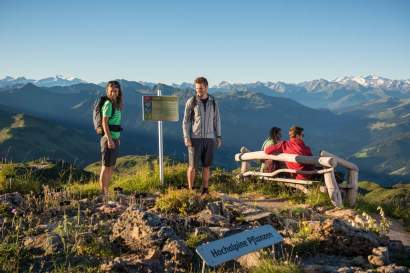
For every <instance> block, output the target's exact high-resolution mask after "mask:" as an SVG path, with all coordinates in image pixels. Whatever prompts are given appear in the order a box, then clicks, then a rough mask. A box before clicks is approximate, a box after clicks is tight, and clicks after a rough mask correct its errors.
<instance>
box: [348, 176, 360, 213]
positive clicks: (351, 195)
mask: <svg viewBox="0 0 410 273" xmlns="http://www.w3.org/2000/svg"><path fill="white" fill-rule="evenodd" d="M358 179H359V172H358V171H355V170H350V171H349V175H348V177H347V182H348V185H349V186H348V189H347V194H346V201H347V203H348V204H349V206H351V207H353V206H354V205H355V204H356V197H357V190H358V187H359V185H358Z"/></svg>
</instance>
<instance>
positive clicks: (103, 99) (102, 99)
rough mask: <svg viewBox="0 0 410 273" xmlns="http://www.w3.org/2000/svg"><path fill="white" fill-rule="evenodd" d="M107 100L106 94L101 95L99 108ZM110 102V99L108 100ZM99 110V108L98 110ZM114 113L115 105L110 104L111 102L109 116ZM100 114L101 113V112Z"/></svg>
mask: <svg viewBox="0 0 410 273" xmlns="http://www.w3.org/2000/svg"><path fill="white" fill-rule="evenodd" d="M107 100H108V101H109V100H110V99H109V98H108V97H107V96H102V97H100V109H101V108H102V107H103V106H104V104H105V102H106V101H107ZM110 102H111V101H110ZM100 111H101V110H100ZM114 113H115V107H114V105H112V103H111V116H110V118H112V117H113V116H114ZM101 114H102V113H101Z"/></svg>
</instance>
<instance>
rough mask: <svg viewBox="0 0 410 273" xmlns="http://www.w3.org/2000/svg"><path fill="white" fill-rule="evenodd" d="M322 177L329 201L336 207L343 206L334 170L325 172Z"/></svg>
mask: <svg viewBox="0 0 410 273" xmlns="http://www.w3.org/2000/svg"><path fill="white" fill-rule="evenodd" d="M324 177H325V184H326V188H327V192H328V193H329V197H330V201H331V202H332V204H333V205H334V206H336V207H339V208H341V207H343V202H342V196H341V194H340V190H339V186H338V185H337V181H336V177H335V173H334V171H332V172H327V173H325V174H324Z"/></svg>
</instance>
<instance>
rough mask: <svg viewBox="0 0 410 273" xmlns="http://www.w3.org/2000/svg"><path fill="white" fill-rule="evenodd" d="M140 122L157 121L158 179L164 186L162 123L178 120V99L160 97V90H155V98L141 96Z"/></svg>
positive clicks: (174, 97)
mask: <svg viewBox="0 0 410 273" xmlns="http://www.w3.org/2000/svg"><path fill="white" fill-rule="evenodd" d="M142 120H144V121H158V152H159V160H158V161H159V177H160V181H161V185H165V182H164V145H163V144H164V137H163V130H162V122H163V121H178V120H179V111H178V97H176V96H162V93H161V90H160V89H158V90H157V96H142Z"/></svg>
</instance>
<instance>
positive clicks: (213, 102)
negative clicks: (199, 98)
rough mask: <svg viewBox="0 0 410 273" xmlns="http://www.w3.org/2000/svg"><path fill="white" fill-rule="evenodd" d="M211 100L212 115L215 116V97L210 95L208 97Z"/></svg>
mask: <svg viewBox="0 0 410 273" xmlns="http://www.w3.org/2000/svg"><path fill="white" fill-rule="evenodd" d="M208 96H209V97H210V98H211V101H212V106H213V107H214V115H215V114H216V102H215V97H214V96H212V95H208Z"/></svg>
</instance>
